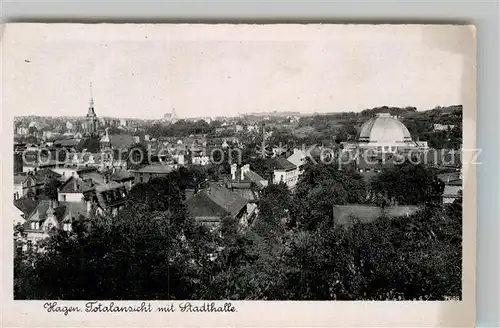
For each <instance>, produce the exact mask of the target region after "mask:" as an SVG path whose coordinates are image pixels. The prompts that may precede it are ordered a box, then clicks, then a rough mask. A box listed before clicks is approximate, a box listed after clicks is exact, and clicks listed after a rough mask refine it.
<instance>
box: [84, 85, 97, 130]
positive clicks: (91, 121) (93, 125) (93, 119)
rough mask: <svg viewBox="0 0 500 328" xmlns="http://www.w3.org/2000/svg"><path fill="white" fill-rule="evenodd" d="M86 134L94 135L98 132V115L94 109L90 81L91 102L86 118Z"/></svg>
mask: <svg viewBox="0 0 500 328" xmlns="http://www.w3.org/2000/svg"><path fill="white" fill-rule="evenodd" d="M85 120H86V121H85V135H94V134H96V133H97V115H96V114H95V110H94V97H93V95H92V83H90V102H89V110H88V112H87V116H86V118H85Z"/></svg>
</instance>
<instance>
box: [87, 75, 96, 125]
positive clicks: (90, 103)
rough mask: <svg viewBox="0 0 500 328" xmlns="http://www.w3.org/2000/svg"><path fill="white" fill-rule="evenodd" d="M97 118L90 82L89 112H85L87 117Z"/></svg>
mask: <svg viewBox="0 0 500 328" xmlns="http://www.w3.org/2000/svg"><path fill="white" fill-rule="evenodd" d="M90 116H97V115H96V114H95V110H94V95H93V92H92V82H90V101H89V111H88V112H87V117H90Z"/></svg>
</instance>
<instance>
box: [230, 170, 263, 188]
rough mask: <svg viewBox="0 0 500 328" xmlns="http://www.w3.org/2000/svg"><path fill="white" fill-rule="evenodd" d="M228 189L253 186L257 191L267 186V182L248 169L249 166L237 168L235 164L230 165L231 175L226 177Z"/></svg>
mask: <svg viewBox="0 0 500 328" xmlns="http://www.w3.org/2000/svg"><path fill="white" fill-rule="evenodd" d="M228 184H229V186H230V188H234V187H238V186H240V185H241V186H245V185H248V186H250V185H253V186H255V187H256V189H257V190H262V189H264V188H265V187H267V185H268V181H267V180H266V179H265V178H263V177H261V176H260V175H259V174H257V173H255V172H254V171H252V170H251V169H250V164H245V165H243V166H241V167H240V168H238V166H237V165H236V164H231V175H230V176H229V177H228Z"/></svg>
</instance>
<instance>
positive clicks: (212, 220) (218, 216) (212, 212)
mask: <svg viewBox="0 0 500 328" xmlns="http://www.w3.org/2000/svg"><path fill="white" fill-rule="evenodd" d="M248 203H249V202H248V201H247V200H246V199H245V198H243V197H241V196H240V195H238V194H237V193H234V192H232V191H231V190H229V189H228V188H226V187H224V186H223V185H222V184H221V183H212V184H210V186H209V187H208V188H205V189H203V190H201V191H199V192H197V193H196V194H194V195H193V196H192V197H190V198H189V199H187V200H186V206H187V209H188V212H189V214H190V215H191V216H192V217H193V218H195V219H196V220H197V221H198V222H201V223H204V224H207V225H210V226H218V225H220V223H221V220H222V219H223V218H225V217H231V218H232V219H234V220H236V221H237V222H239V223H240V224H241V226H242V227H245V226H247V225H248V224H250V223H251V222H252V220H253V218H254V216H255V213H256V211H255V210H256V206H255V205H250V206H248Z"/></svg>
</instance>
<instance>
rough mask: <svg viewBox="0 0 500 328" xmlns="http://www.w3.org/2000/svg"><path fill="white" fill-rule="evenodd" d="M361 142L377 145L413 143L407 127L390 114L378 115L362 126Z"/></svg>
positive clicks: (359, 138) (359, 139)
mask: <svg viewBox="0 0 500 328" xmlns="http://www.w3.org/2000/svg"><path fill="white" fill-rule="evenodd" d="M358 141H359V142H368V143H377V144H398V143H405V142H411V141H412V140H411V135H410V132H409V131H408V129H407V128H406V126H405V125H404V124H403V123H401V122H400V121H399V120H398V119H397V118H396V117H394V116H391V115H390V114H388V113H380V114H377V116H376V117H374V118H372V119H370V120H368V121H367V122H365V123H364V124H363V125H362V126H361V130H360V132H359V135H358Z"/></svg>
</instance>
